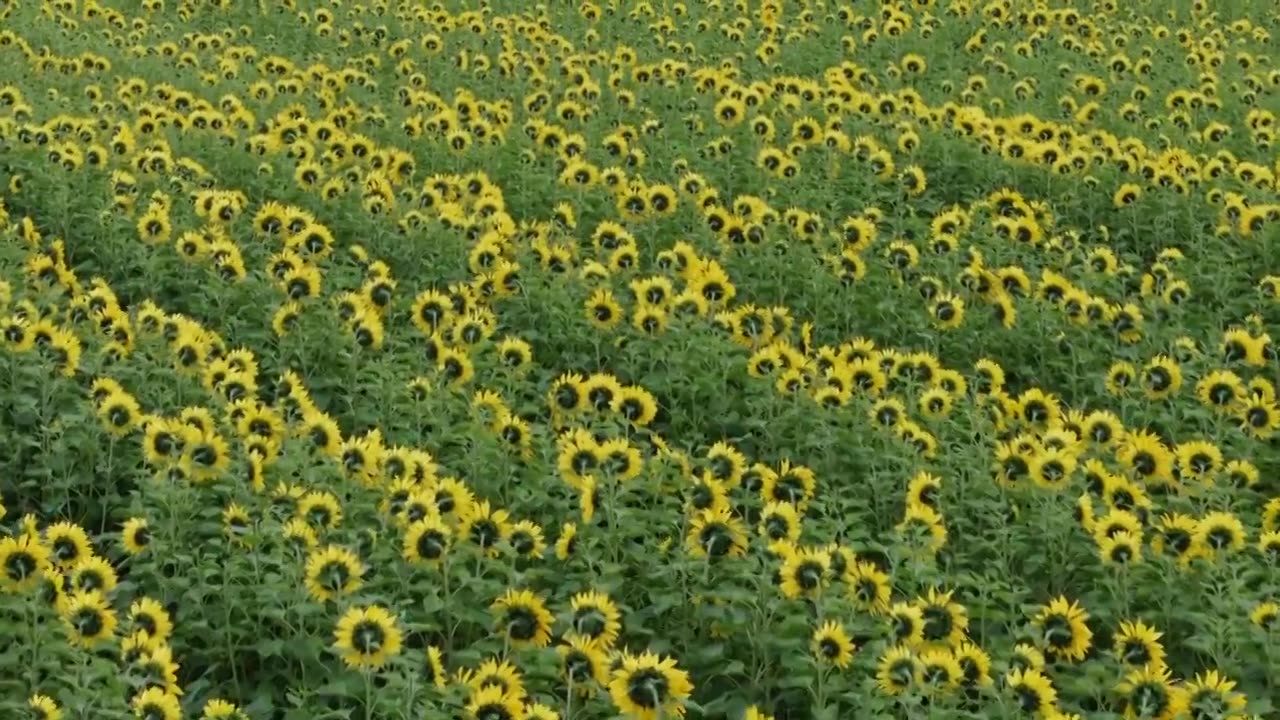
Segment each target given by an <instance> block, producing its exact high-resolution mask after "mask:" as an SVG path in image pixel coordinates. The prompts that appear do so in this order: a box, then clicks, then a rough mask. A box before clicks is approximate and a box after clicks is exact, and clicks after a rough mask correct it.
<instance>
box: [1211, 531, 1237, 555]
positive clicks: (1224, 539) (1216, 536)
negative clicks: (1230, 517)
mask: <svg viewBox="0 0 1280 720" xmlns="http://www.w3.org/2000/svg"><path fill="white" fill-rule="evenodd" d="M1207 538H1208V540H1209V545H1210V547H1212V548H1213V549H1214V550H1221V549H1222V548H1224V547H1227V546H1228V545H1230V544H1231V542H1232V541H1233V540H1234V539H1235V533H1234V532H1233V531H1232V530H1231V528H1229V527H1223V526H1219V527H1215V528H1212V529H1210V530H1209V532H1208V533H1207Z"/></svg>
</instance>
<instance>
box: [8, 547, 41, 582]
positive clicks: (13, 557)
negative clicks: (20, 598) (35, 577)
mask: <svg viewBox="0 0 1280 720" xmlns="http://www.w3.org/2000/svg"><path fill="white" fill-rule="evenodd" d="M37 568H39V564H38V563H37V562H36V558H35V556H34V555H31V554H30V553H28V552H26V551H23V550H18V551H17V552H14V553H11V554H10V555H9V557H8V559H7V560H5V563H4V572H5V575H6V576H7V577H9V579H11V580H24V579H26V578H28V577H30V576H31V575H32V573H34V572H35V571H36V569H37Z"/></svg>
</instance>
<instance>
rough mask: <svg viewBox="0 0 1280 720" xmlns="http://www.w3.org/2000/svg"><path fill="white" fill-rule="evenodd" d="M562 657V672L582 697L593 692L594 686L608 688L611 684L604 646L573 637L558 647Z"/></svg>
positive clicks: (586, 638)
mask: <svg viewBox="0 0 1280 720" xmlns="http://www.w3.org/2000/svg"><path fill="white" fill-rule="evenodd" d="M556 652H557V653H558V654H559V655H560V672H561V673H562V674H563V675H564V679H565V681H566V682H568V683H572V684H573V685H574V686H575V687H576V688H577V689H578V690H579V692H580V693H581V694H582V695H586V694H588V693H590V692H591V686H592V684H595V685H598V686H599V687H606V686H607V685H608V684H609V660H608V658H607V657H606V655H605V650H604V646H602V645H600V644H598V643H596V642H594V641H593V640H591V639H590V638H588V637H585V636H581V635H572V636H570V637H567V638H566V639H565V643H564V644H563V645H559V646H558V647H556Z"/></svg>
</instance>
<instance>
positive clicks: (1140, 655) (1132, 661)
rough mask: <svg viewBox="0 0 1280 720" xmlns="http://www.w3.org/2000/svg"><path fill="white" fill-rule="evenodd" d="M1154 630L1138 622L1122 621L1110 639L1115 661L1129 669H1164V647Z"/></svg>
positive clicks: (1159, 635)
mask: <svg viewBox="0 0 1280 720" xmlns="http://www.w3.org/2000/svg"><path fill="white" fill-rule="evenodd" d="M1160 637H1161V634H1160V633H1158V632H1156V630H1155V628H1153V627H1151V626H1150V625H1147V624H1146V623H1144V622H1142V621H1141V620H1138V621H1136V622H1129V621H1122V622H1121V623H1120V629H1119V630H1117V631H1116V633H1115V634H1114V635H1112V638H1111V651H1112V653H1114V654H1115V656H1116V659H1117V660H1119V661H1120V662H1121V663H1122V664H1124V665H1126V666H1128V667H1129V668H1131V669H1142V668H1145V667H1157V668H1158V667H1164V664H1165V663H1164V646H1163V645H1161V644H1160Z"/></svg>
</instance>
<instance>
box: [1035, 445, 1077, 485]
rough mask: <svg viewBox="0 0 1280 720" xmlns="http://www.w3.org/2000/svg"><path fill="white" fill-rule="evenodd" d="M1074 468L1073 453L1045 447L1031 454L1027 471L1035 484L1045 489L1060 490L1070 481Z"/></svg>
mask: <svg viewBox="0 0 1280 720" xmlns="http://www.w3.org/2000/svg"><path fill="white" fill-rule="evenodd" d="M1075 468H1076V459H1075V454H1074V453H1072V452H1069V451H1066V450H1060V449H1052V450H1049V449H1046V450H1044V451H1043V452H1039V453H1036V454H1035V455H1033V456H1032V458H1031V462H1030V464H1029V467H1028V472H1029V473H1030V475H1031V481H1032V482H1034V483H1035V484H1036V486H1038V487H1040V488H1044V489H1046V490H1061V489H1063V488H1065V487H1066V486H1067V485H1068V484H1069V483H1070V482H1071V475H1072V474H1073V473H1074V472H1075Z"/></svg>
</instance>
